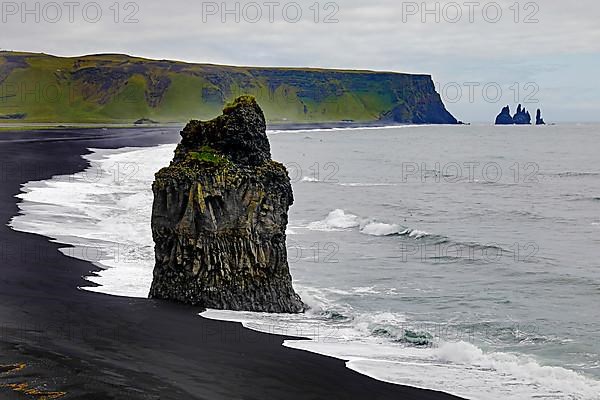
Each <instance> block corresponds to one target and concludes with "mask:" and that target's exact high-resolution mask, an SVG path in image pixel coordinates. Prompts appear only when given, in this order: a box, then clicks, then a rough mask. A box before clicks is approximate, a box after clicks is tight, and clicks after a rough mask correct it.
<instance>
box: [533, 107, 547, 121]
mask: <svg viewBox="0 0 600 400" xmlns="http://www.w3.org/2000/svg"><path fill="white" fill-rule="evenodd" d="M535 124H536V125H546V122H544V118H542V110H540V109H539V108H538V110H537V113H536V114H535Z"/></svg>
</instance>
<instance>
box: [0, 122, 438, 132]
mask: <svg viewBox="0 0 600 400" xmlns="http://www.w3.org/2000/svg"><path fill="white" fill-rule="evenodd" d="M185 124H186V122H172V123H166V124H160V123H157V124H141V125H136V124H133V123H130V124H127V123H44V122H40V123H18V122H15V123H10V122H0V132H23V131H53V132H55V131H61V130H84V129H85V130H94V129H96V130H97V129H102V130H108V129H183V127H184V126H185ZM430 125H431V124H400V123H393V122H386V121H364V122H344V121H333V122H312V123H306V122H289V123H269V124H267V131H268V132H272V131H305V130H328V129H360V128H370V129H375V128H394V127H402V126H430Z"/></svg>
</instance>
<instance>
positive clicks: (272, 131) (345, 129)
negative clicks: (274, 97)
mask: <svg viewBox="0 0 600 400" xmlns="http://www.w3.org/2000/svg"><path fill="white" fill-rule="evenodd" d="M427 126H431V125H423V124H421V125H408V124H407V125H388V126H365V127H356V126H352V127H340V128H307V129H288V130H286V129H269V130H268V131H267V134H269V135H271V134H278V133H314V132H318V133H324V132H352V131H365V130H384V129H401V128H423V127H427ZM438 126H439V125H438Z"/></svg>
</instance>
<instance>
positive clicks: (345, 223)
mask: <svg viewBox="0 0 600 400" xmlns="http://www.w3.org/2000/svg"><path fill="white" fill-rule="evenodd" d="M358 226H360V220H359V218H358V216H356V215H354V214H346V212H345V211H344V210H340V209H337V210H333V211H332V212H330V213H329V215H327V217H326V218H325V219H324V220H322V221H315V222H311V223H310V224H309V225H308V229H310V230H313V231H336V230H344V229H350V228H356V227H358Z"/></svg>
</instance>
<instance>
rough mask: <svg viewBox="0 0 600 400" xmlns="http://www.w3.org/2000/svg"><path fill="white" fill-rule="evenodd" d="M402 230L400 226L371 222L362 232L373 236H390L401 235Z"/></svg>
mask: <svg viewBox="0 0 600 400" xmlns="http://www.w3.org/2000/svg"><path fill="white" fill-rule="evenodd" d="M401 230H402V228H401V227H400V225H396V224H385V223H383V222H371V223H368V224H367V225H365V226H364V228H362V229H361V232H362V233H364V234H366V235H372V236H390V235H397V234H399V233H400V231H401Z"/></svg>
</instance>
